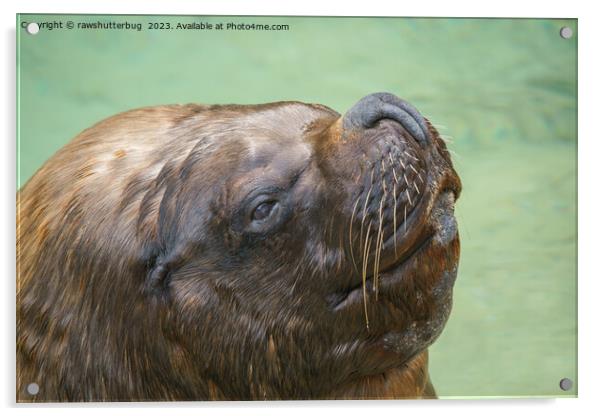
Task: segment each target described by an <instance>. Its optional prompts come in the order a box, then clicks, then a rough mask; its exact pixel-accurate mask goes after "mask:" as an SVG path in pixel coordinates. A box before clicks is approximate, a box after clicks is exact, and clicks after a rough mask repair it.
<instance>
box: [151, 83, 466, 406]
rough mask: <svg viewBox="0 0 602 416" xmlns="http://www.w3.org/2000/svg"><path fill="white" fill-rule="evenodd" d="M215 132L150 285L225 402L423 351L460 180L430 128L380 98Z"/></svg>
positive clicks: (229, 119)
mask: <svg viewBox="0 0 602 416" xmlns="http://www.w3.org/2000/svg"><path fill="white" fill-rule="evenodd" d="M218 114H219V113H218ZM211 123H212V125H211V134H206V133H205V134H203V132H204V131H205V132H206V131H207V127H206V126H205V127H204V128H201V130H200V131H199V133H197V134H200V135H202V136H203V138H202V139H201V140H199V141H198V144H197V148H196V149H194V150H193V151H192V152H191V153H190V155H189V156H188V158H187V159H186V160H185V161H184V162H183V163H182V164H181V166H180V167H179V169H178V172H177V174H174V175H173V177H172V178H171V179H172V180H173V183H171V184H168V185H167V189H168V193H167V194H166V195H165V197H164V205H165V206H164V215H163V216H162V218H161V223H160V227H159V231H158V234H159V237H160V239H159V241H160V243H159V246H158V247H156V248H155V252H156V253H161V254H160V256H159V258H158V260H157V261H155V264H159V265H160V266H159V267H158V266H155V267H154V269H153V270H152V271H151V272H150V276H151V279H150V282H151V283H152V284H153V285H154V286H155V288H154V292H155V294H156V295H157V296H164V297H165V298H166V302H169V304H170V305H171V306H170V308H172V309H173V310H174V311H177V312H175V318H176V322H175V323H174V325H176V327H179V328H185V331H182V332H183V333H182V334H181V335H183V336H184V338H185V339H184V340H182V341H181V342H183V343H184V344H185V345H186V350H187V351H191V353H192V354H194V355H195V357H196V360H195V363H197V365H198V366H199V371H203V372H204V374H205V377H206V378H207V379H211V380H212V382H213V383H214V384H215V388H216V389H217V390H219V392H220V393H219V395H223V397H267V398H270V397H272V398H273V397H284V398H301V397H324V396H327V395H329V394H331V393H332V392H333V391H335V390H336V389H337V388H338V387H339V386H343V385H346V384H347V383H353V381H354V380H357V379H359V378H361V377H364V376H371V375H376V374H380V373H384V372H386V371H388V370H391V369H395V368H399V367H402V366H403V365H404V363H406V362H408V361H409V360H410V359H411V358H412V357H414V356H415V355H416V354H418V353H420V352H421V351H423V350H424V349H425V348H426V347H427V346H429V345H430V344H431V343H432V342H433V340H434V339H435V338H436V337H437V336H438V335H439V333H440V332H441V330H442V328H443V325H444V324H445V322H446V319H447V317H448V314H449V311H450V306H451V296H452V285H453V282H454V279H455V276H456V271H457V264H458V256H459V241H458V232H457V229H456V222H455V219H454V215H453V210H454V202H455V200H456V199H457V197H458V195H459V193H460V181H459V178H458V176H457V174H456V173H455V171H454V169H453V167H452V163H451V160H450V156H449V153H448V151H447V149H446V146H445V144H444V142H443V141H442V140H441V138H440V137H439V134H438V133H437V131H436V130H435V129H434V128H433V126H432V125H431V124H430V123H429V122H428V120H426V119H425V118H424V117H422V116H421V115H420V114H419V113H418V111H417V110H416V109H415V108H414V107H412V106H411V105H410V104H408V103H407V102H405V101H403V100H401V99H399V98H397V97H395V96H393V95H391V94H385V93H381V94H372V95H369V96H367V97H365V98H363V99H362V100H360V101H359V102H358V103H357V104H356V105H355V106H353V107H352V108H351V109H350V110H349V111H348V112H347V113H346V114H345V115H343V116H340V115H339V114H338V113H336V112H334V111H332V110H330V109H328V108H325V107H322V106H316V105H306V104H301V103H278V104H272V105H268V106H264V107H261V106H257V107H253V109H252V111H249V108H245V107H241V108H240V109H239V110H230V111H229V112H226V113H225V114H223V115H221V116H220V117H213V119H212V122H211ZM157 269H159V270H160V271H161V273H159V274H160V275H161V276H160V277H157Z"/></svg>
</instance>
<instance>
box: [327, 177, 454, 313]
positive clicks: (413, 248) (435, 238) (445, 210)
mask: <svg viewBox="0 0 602 416" xmlns="http://www.w3.org/2000/svg"><path fill="white" fill-rule="evenodd" d="M456 195H457V191H456V190H455V189H449V190H445V191H443V192H441V193H440V194H439V196H437V198H436V199H435V203H434V204H433V208H432V209H431V210H429V212H427V213H424V210H423V209H419V207H418V209H416V210H414V211H415V212H413V213H412V216H410V217H408V219H407V222H409V223H410V225H412V224H414V223H415V222H418V221H423V216H425V217H427V218H429V220H428V222H427V224H426V225H425V226H424V227H422V230H420V232H419V233H418V234H416V237H415V239H414V241H413V242H411V245H410V246H409V247H408V248H407V249H405V250H404V251H403V253H401V254H399V255H397V254H396V255H395V257H393V258H392V259H391V260H390V261H389V262H388V263H386V264H381V265H380V266H381V267H380V268H379V269H378V270H377V271H376V272H372V273H370V274H368V275H367V276H366V279H365V281H364V280H362V281H360V282H358V283H355V284H353V285H352V286H351V287H349V288H348V289H347V290H343V291H339V292H337V294H336V295H333V296H331V297H330V301H331V302H330V303H331V307H332V309H333V310H334V311H337V312H338V311H343V310H346V309H347V308H349V307H351V306H356V305H358V304H361V303H362V302H364V301H365V298H366V297H372V296H376V297H377V296H378V290H379V289H384V290H388V289H393V290H394V288H395V287H396V286H399V284H400V283H401V281H402V280H403V279H404V278H405V276H406V275H407V272H408V271H409V269H411V268H412V267H413V262H412V260H414V259H416V258H417V257H418V256H420V255H421V253H422V252H424V251H425V250H426V249H427V248H429V247H431V246H432V245H433V244H436V245H437V246H439V247H440V248H441V249H443V250H445V248H446V246H447V245H448V244H450V242H451V240H452V239H453V238H454V237H455V236H456V235H457V226H456V222H455V217H454V205H455V200H456ZM421 211H422V212H421ZM421 214H422V215H421ZM425 214H426V215H425ZM404 227H407V224H406V223H405V222H404V223H403V224H401V225H400V226H399V229H398V230H397V234H399V235H402V231H403V228H404ZM393 238H394V237H393V236H391V237H390V238H389V239H388V240H387V242H386V243H385V244H384V247H386V249H387V250H392V247H393V245H394V241H393ZM375 276H376V278H375ZM447 280H449V279H447ZM451 286H453V282H452V283H451V284H446V287H451Z"/></svg>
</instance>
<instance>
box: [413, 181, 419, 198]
mask: <svg viewBox="0 0 602 416" xmlns="http://www.w3.org/2000/svg"><path fill="white" fill-rule="evenodd" d="M412 185H414V189H416V192H417V193H418V195H420V190H419V189H418V186H417V185H416V182H412Z"/></svg>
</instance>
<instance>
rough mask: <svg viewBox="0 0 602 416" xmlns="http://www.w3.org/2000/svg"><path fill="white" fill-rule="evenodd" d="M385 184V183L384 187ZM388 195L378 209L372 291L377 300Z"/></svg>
mask: <svg viewBox="0 0 602 416" xmlns="http://www.w3.org/2000/svg"><path fill="white" fill-rule="evenodd" d="M384 184H385V182H384V181H383V186H384ZM386 196H387V194H386V191H385V192H384V193H383V196H382V197H381V198H380V206H379V208H378V234H377V236H376V245H375V246H374V280H373V281H372V289H373V290H374V292H375V293H376V300H378V270H379V268H380V249H381V244H382V239H383V234H384V233H383V203H384V202H385V198H386Z"/></svg>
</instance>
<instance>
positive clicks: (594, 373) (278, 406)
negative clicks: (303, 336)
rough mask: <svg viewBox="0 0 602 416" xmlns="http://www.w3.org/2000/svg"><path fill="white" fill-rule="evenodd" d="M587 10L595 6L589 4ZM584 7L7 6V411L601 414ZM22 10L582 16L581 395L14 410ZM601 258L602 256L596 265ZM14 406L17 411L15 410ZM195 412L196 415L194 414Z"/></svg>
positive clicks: (593, 37)
mask: <svg viewBox="0 0 602 416" xmlns="http://www.w3.org/2000/svg"><path fill="white" fill-rule="evenodd" d="M589 3H590V4H595V2H593V1H590V2H589ZM585 4H587V3H586V2H582V3H580V2H578V1H575V0H573V1H550V0H548V1H545V2H540V3H539V4H530V3H527V2H526V1H524V0H520V1H517V0H506V1H503V2H497V3H496V4H491V2H483V1H469V0H452V1H428V0H421V1H412V2H407V3H402V2H399V4H396V5H393V4H389V3H387V2H386V1H381V0H370V1H363V2H361V3H359V2H358V4H350V3H349V1H347V2H345V1H336V2H334V1H331V2H326V1H324V0H304V1H303V0H301V1H299V0H296V1H278V0H270V1H264V0H246V1H245V0H238V1H229V0H222V1H219V2H215V1H214V2H210V1H201V0H196V1H190V0H188V1H187V0H163V1H159V0H148V1H145V2H142V1H136V0H104V1H86V2H77V3H76V2H70V1H65V0H53V1H27V0H23V1H21V2H20V3H19V4H6V2H2V3H1V6H0V7H2V10H1V11H2V13H1V14H0V19H1V21H2V35H3V41H2V48H3V51H2V58H3V59H2V62H3V64H2V65H1V68H0V71H2V78H1V80H2V84H3V86H2V89H1V90H2V91H4V97H3V99H2V101H1V104H0V105H1V106H2V109H3V111H2V117H3V118H2V126H3V129H4V134H3V140H2V145H3V149H2V150H3V151H2V152H1V155H2V156H1V157H2V168H3V173H4V175H3V181H2V195H3V197H4V198H3V199H2V203H1V204H0V209H1V210H2V215H1V216H0V219H1V221H2V223H1V224H2V228H1V229H2V231H3V232H2V237H3V238H2V239H1V241H2V249H1V250H0V255H1V256H2V257H1V261H0V264H2V265H3V266H4V267H3V269H4V273H3V274H2V282H3V284H4V287H3V291H2V303H3V305H2V307H1V308H0V310H1V311H2V323H3V324H4V325H3V327H2V328H3V333H2V337H1V339H2V341H1V342H0V348H1V350H2V354H1V355H0V360H1V361H0V368H1V369H2V370H3V371H2V375H1V376H0V395H1V397H2V400H1V403H2V404H3V405H4V406H5V407H12V409H9V412H10V413H13V412H15V413H17V412H19V413H23V412H25V413H29V412H32V411H34V410H38V411H42V412H44V414H51V415H52V414H64V413H67V414H80V413H81V412H82V410H84V409H82V408H85V410H84V411H85V412H86V413H90V414H105V413H106V412H107V411H109V412H111V414H128V415H129V414H130V413H132V412H136V413H138V412H140V413H144V414H145V415H160V414H161V415H162V414H164V413H165V410H166V409H165V407H168V408H173V411H174V412H178V413H185V414H205V413H218V414H235V413H241V412H245V413H246V414H261V415H263V414H281V413H283V412H286V413H287V415H289V414H291V415H292V414H299V415H301V414H302V415H307V413H308V412H311V413H312V414H313V413H317V412H319V413H328V414H332V413H342V412H344V414H345V416H347V415H355V414H357V415H365V414H366V413H367V412H370V411H373V410H374V411H377V412H381V414H389V413H390V414H393V413H398V412H400V413H401V412H404V413H407V414H411V413H413V412H425V411H426V412H429V413H431V412H432V413H435V412H436V413H440V414H441V413H444V414H445V415H455V414H462V415H471V414H476V415H481V414H482V413H483V412H486V413H487V414H488V415H498V414H499V415H504V416H506V415H507V414H508V413H510V412H511V413H514V412H516V411H523V410H524V411H528V412H529V414H535V415H537V414H546V415H563V416H566V415H567V414H569V413H570V414H582V413H583V414H588V413H590V412H588V410H590V409H591V408H600V407H601V406H600V405H599V403H598V401H597V400H598V397H597V394H596V393H597V388H598V386H599V385H600V378H601V376H602V368H601V367H600V354H601V353H602V348H601V345H600V335H599V334H600V330H599V329H597V328H599V326H600V319H598V317H599V316H601V314H600V312H601V311H600V304H602V285H601V284H600V281H601V279H602V274H601V273H600V266H599V265H598V264H597V262H596V260H598V259H596V257H595V256H596V254H597V251H598V250H599V247H600V244H599V240H598V239H597V237H598V236H600V235H602V234H601V229H600V228H601V227H600V221H599V215H597V214H598V212H599V211H600V210H601V209H600V201H597V198H596V197H597V196H598V195H599V194H600V192H599V191H597V192H596V191H594V190H595V189H599V180H598V179H600V170H599V166H600V165H602V160H601V159H600V158H601V157H602V152H601V147H600V142H601V141H602V137H601V134H600V133H599V130H600V127H599V125H598V123H599V120H600V119H601V117H600V112H602V105H600V94H601V93H602V91H601V89H600V75H599V74H602V67H601V65H600V53H599V48H600V42H599V40H600V39H601V36H600V26H601V23H602V22H601V20H600V19H601V18H602V16H600V15H598V14H596V13H595V10H594V6H589V5H588V6H586V5H585ZM17 12H21V13H36V12H39V13H42V12H45V13H102V14H110V13H115V14H234V15H240V14H246V15H278V14H280V15H308V16H309V15H345V16H362V15H363V16H386V15H393V16H450V17H451V16H456V17H458V16H464V17H484V16H486V17H568V18H579V27H578V30H579V152H578V153H579V196H580V198H579V210H578V212H579V399H550V400H541V399H537V400H536V399H525V400H523V399H521V400H440V401H437V402H432V401H431V402H414V401H412V402H378V403H376V402H280V403H269V404H267V405H266V404H263V403H209V404H207V403H196V404H195V403H191V404H187V403H175V404H173V403H172V404H109V405H70V406H68V407H67V408H66V409H65V408H63V407H61V406H58V405H49V406H45V407H41V408H40V406H15V404H14V389H15V388H14V359H15V353H14V350H15V344H14V342H15V341H14V340H15V323H14V316H15V308H14V300H15V297H14V293H15V282H14V280H15V275H14V273H15V272H14V270H15V248H14V238H15V226H14V224H15V208H14V201H15V183H16V180H15V56H14V55H15V14H16V13H17ZM598 261H600V260H598ZM15 407H16V408H15ZM190 407H192V409H191V408H190Z"/></svg>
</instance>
